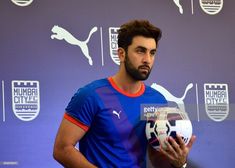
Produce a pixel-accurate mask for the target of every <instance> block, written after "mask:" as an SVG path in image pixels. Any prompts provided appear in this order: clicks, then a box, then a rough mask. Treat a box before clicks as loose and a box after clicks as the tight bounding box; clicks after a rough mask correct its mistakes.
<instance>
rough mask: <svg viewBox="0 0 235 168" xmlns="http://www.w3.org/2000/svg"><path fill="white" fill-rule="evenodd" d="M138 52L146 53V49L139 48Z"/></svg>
mask: <svg viewBox="0 0 235 168" xmlns="http://www.w3.org/2000/svg"><path fill="white" fill-rule="evenodd" d="M137 53H139V54H141V53H145V50H142V49H139V50H137Z"/></svg>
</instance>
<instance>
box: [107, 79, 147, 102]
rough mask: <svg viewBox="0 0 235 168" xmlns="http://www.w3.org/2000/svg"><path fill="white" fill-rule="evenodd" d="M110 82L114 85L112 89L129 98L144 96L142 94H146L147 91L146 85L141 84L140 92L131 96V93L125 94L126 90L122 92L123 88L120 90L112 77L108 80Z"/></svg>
mask: <svg viewBox="0 0 235 168" xmlns="http://www.w3.org/2000/svg"><path fill="white" fill-rule="evenodd" d="M108 81H109V82H110V84H111V85H112V87H113V88H114V89H115V90H117V91H118V92H120V93H122V94H124V95H126V96H128V97H138V96H140V95H142V94H143V93H144V91H145V85H144V83H143V82H142V83H141V88H140V90H139V91H138V92H137V93H134V94H131V93H127V92H125V91H124V90H122V89H121V88H119V87H118V86H117V84H116V83H115V82H114V80H113V78H112V77H109V78H108Z"/></svg>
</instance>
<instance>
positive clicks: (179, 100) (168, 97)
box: [151, 83, 193, 111]
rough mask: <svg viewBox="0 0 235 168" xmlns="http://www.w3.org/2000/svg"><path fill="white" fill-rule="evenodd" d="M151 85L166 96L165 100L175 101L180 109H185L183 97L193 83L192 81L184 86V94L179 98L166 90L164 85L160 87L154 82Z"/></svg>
mask: <svg viewBox="0 0 235 168" xmlns="http://www.w3.org/2000/svg"><path fill="white" fill-rule="evenodd" d="M151 87H152V88H153V89H155V90H157V91H159V92H160V93H161V94H162V95H163V96H164V97H165V98H166V100H167V101H171V102H175V103H176V104H177V105H178V107H179V109H180V110H182V111H185V106H184V101H183V100H184V99H185V96H186V94H187V92H188V91H189V90H190V89H191V88H192V87H193V84H192V83H190V84H188V86H187V87H186V89H185V91H184V95H183V96H182V97H179V98H178V97H175V96H174V95H172V94H171V93H170V92H169V91H168V90H166V89H165V88H164V87H162V86H160V85H158V84H156V83H153V84H152V85H151Z"/></svg>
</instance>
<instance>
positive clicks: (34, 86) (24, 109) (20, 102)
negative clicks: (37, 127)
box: [11, 80, 40, 121]
mask: <svg viewBox="0 0 235 168" xmlns="http://www.w3.org/2000/svg"><path fill="white" fill-rule="evenodd" d="M11 84H12V109H13V112H14V114H15V115H16V117H17V118H19V119H20V120H22V121H31V120H33V119H35V118H36V117H37V116H38V114H39V111H40V92H39V81H23V80H22V81H21V80H20V81H18V80H14V81H12V83H11Z"/></svg>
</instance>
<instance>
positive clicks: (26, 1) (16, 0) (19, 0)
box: [11, 0, 33, 6]
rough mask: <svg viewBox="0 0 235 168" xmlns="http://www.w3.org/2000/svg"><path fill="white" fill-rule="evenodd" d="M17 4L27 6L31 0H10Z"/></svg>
mask: <svg viewBox="0 0 235 168" xmlns="http://www.w3.org/2000/svg"><path fill="white" fill-rule="evenodd" d="M11 2H13V3H14V4H15V5H17V6H29V5H30V4H31V3H32V2H33V0H11Z"/></svg>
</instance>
